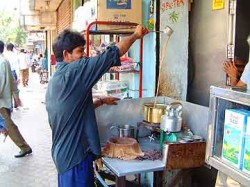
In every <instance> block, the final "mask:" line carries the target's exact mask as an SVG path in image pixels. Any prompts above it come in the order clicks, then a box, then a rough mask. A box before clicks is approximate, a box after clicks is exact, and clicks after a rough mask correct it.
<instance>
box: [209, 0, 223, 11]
mask: <svg viewBox="0 0 250 187" xmlns="http://www.w3.org/2000/svg"><path fill="white" fill-rule="evenodd" d="M224 5H225V0H213V7H212V9H213V10H220V9H223V8H224Z"/></svg>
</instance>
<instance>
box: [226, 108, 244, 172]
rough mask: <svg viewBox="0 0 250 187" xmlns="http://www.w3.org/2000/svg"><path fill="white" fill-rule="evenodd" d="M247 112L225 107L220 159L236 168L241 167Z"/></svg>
mask: <svg viewBox="0 0 250 187" xmlns="http://www.w3.org/2000/svg"><path fill="white" fill-rule="evenodd" d="M248 116H249V112H248V111H245V110H241V109H226V111H225V122H224V135H223V145H222V159H223V160H225V161H226V162H228V163H229V164H230V165H232V166H235V167H236V168H237V169H242V165H243V162H242V160H243V148H244V133H245V130H246V121H247V117H248Z"/></svg>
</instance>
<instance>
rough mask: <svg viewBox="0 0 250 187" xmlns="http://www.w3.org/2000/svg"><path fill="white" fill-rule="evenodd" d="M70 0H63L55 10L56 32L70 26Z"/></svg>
mask: <svg viewBox="0 0 250 187" xmlns="http://www.w3.org/2000/svg"><path fill="white" fill-rule="evenodd" d="M71 1H72V0H63V1H62V3H61V5H60V6H59V8H58V11H57V26H56V27H57V33H58V32H60V31H62V30H63V29H66V28H71V23H72V11H71V10H72V2H71Z"/></svg>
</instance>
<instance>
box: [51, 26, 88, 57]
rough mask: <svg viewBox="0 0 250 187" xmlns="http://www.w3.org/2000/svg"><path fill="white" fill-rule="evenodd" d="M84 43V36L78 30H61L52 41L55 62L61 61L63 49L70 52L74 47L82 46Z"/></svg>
mask: <svg viewBox="0 0 250 187" xmlns="http://www.w3.org/2000/svg"><path fill="white" fill-rule="evenodd" d="M85 43H86V41H85V39H84V37H83V36H82V35H81V34H80V33H79V32H74V31H71V30H69V29H65V30H63V31H62V32H61V33H59V35H58V36H57V37H56V39H55V41H54V43H53V52H54V54H55V57H56V61H57V62H62V61H63V51H64V50H66V51H68V52H69V53H71V52H72V51H73V50H74V49H75V48H76V47H80V46H84V45H85Z"/></svg>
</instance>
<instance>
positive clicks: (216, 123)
mask: <svg viewBox="0 0 250 187" xmlns="http://www.w3.org/2000/svg"><path fill="white" fill-rule="evenodd" d="M227 109H229V110H230V109H236V110H237V111H239V110H238V109H240V110H242V109H245V110H247V111H250V92H249V91H246V90H244V89H241V88H236V87H234V88H233V87H216V86H211V88H210V105H209V126H208V141H207V149H206V163H207V164H209V165H210V166H212V167H214V168H216V169H217V170H219V171H221V172H223V173H225V174H226V175H228V176H230V177H231V178H233V179H234V180H236V181H238V182H239V183H241V184H243V185H246V186H249V184H250V174H249V173H247V172H245V171H243V170H242V165H243V164H242V163H240V162H243V159H242V160H241V161H240V160H239V163H238V164H239V165H241V166H239V167H237V166H236V165H234V164H231V163H230V162H228V161H227V160H225V159H223V158H224V153H225V152H223V150H225V147H224V146H225V145H223V143H225V140H224V139H223V137H224V134H225V133H224V130H225V129H224V128H225V111H226V110H227ZM226 133H227V130H226ZM242 137H243V138H244V137H245V133H243V135H242ZM234 141H235V140H234ZM242 146H243V147H244V145H242ZM243 149H244V148H242V150H243ZM233 156H234V155H233ZM237 156H239V155H237ZM239 157H240V156H239Z"/></svg>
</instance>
